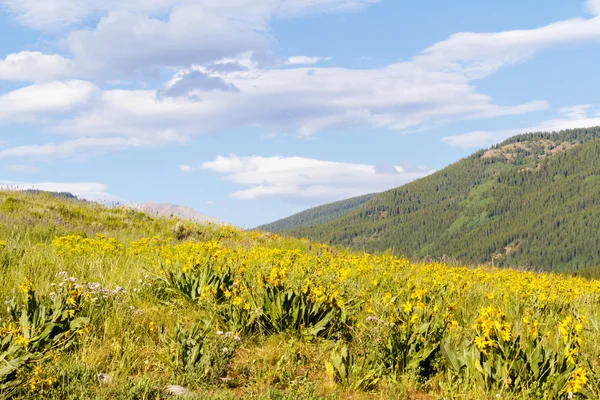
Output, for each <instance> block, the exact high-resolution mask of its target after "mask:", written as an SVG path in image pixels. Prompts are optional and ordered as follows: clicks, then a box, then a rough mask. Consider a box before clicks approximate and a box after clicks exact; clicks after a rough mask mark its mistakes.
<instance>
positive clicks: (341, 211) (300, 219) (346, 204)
mask: <svg viewBox="0 0 600 400" xmlns="http://www.w3.org/2000/svg"><path fill="white" fill-rule="evenodd" d="M374 196H375V193H373V194H365V195H363V196H358V197H353V198H351V199H347V200H342V201H336V202H334V203H329V204H325V205H322V206H317V207H313V208H310V209H308V210H305V211H302V212H299V213H297V214H294V215H291V216H289V217H286V218H282V219H280V220H277V221H275V222H272V223H270V224H265V225H261V226H259V227H258V228H257V229H261V230H264V231H268V232H282V231H286V230H290V229H295V228H300V227H305V226H311V225H318V224H322V223H325V222H327V221H331V220H332V219H335V218H338V217H341V216H342V215H345V214H347V213H349V212H351V211H353V210H356V209H357V208H358V207H360V206H362V205H363V204H365V203H366V202H367V201H369V200H371V199H372V198H373V197H374Z"/></svg>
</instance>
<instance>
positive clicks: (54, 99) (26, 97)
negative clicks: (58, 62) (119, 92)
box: [0, 81, 98, 122]
mask: <svg viewBox="0 0 600 400" xmlns="http://www.w3.org/2000/svg"><path fill="white" fill-rule="evenodd" d="M97 92H98V89H97V88H96V86H94V85H93V84H92V83H89V82H86V81H66V82H49V83H40V84H35V85H31V86H26V87H23V88H21V89H17V90H14V91H12V92H9V93H6V94H3V95H0V122H8V121H16V122H23V121H27V120H30V119H32V118H34V117H36V116H38V115H39V114H52V115H56V114H64V113H68V112H72V111H75V110H76V109H77V108H78V107H81V106H82V105H84V104H86V103H87V102H89V101H90V100H91V99H92V98H93V96H94V94H96V93H97Z"/></svg>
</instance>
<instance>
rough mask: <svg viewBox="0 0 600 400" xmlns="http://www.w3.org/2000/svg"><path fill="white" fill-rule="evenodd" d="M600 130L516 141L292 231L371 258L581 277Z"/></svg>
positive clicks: (595, 240)
mask: <svg viewBox="0 0 600 400" xmlns="http://www.w3.org/2000/svg"><path fill="white" fill-rule="evenodd" d="M598 138H600V128H590V129H576V130H569V131H563V132H559V133H552V134H544V133H533V134H526V135H520V136H516V137H514V138H511V139H509V140H507V141H505V142H504V143H501V144H499V145H497V146H494V147H493V148H491V149H489V150H487V151H486V150H482V151H479V152H477V153H475V154H473V155H472V156H470V157H468V158H466V159H463V160H461V161H459V162H457V163H455V164H453V165H451V166H449V167H447V168H445V169H443V170H441V171H438V172H437V173H435V174H432V175H430V176H428V177H425V178H422V179H419V180H417V181H415V182H412V183H409V184H407V185H404V186H402V187H399V188H397V189H393V190H390V191H387V192H384V193H382V194H379V195H377V196H375V197H374V198H373V199H371V200H370V201H369V202H367V203H365V204H364V205H363V206H362V207H361V208H360V209H358V210H355V211H353V212H350V213H348V214H346V215H344V216H342V217H340V218H337V219H335V220H332V221H329V222H327V223H324V224H321V225H319V226H312V227H304V228H296V229H292V230H290V231H289V232H291V233H293V234H295V235H297V236H305V237H309V238H311V239H314V240H318V241H322V242H326V243H330V244H341V245H345V246H350V247H353V248H355V249H361V250H362V249H364V250H367V251H384V250H386V249H392V250H393V251H394V252H395V253H397V254H405V255H407V256H409V257H411V258H412V257H418V258H425V257H426V256H434V257H442V256H443V255H446V256H449V257H452V258H456V259H459V260H461V261H463V262H465V263H470V264H477V263H484V262H492V260H493V262H494V263H496V265H504V266H511V265H519V266H532V267H535V268H540V269H547V270H565V269H572V270H577V269H580V268H585V267H587V266H590V265H598V264H600V251H599V250H598V249H599V248H600V201H599V200H598V199H600V157H598V154H599V151H600V140H599V139H598Z"/></svg>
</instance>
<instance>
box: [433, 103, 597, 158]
mask: <svg viewBox="0 0 600 400" xmlns="http://www.w3.org/2000/svg"><path fill="white" fill-rule="evenodd" d="M592 108H594V107H593V106H592V105H590V104H582V105H576V106H571V107H563V108H561V109H559V110H558V111H559V114H560V116H558V117H556V118H552V119H549V120H546V121H542V122H540V123H538V124H537V125H533V126H529V127H524V128H514V129H504V130H498V131H475V132H467V133H463V134H460V135H455V136H447V137H444V138H442V142H443V143H446V144H447V145H449V146H452V147H457V148H464V149H474V148H484V147H488V146H490V145H492V144H496V143H499V142H501V141H503V140H505V139H508V138H509V137H511V136H515V135H519V134H521V133H527V132H558V131H561V130H565V129H575V128H589V127H593V126H600V115H599V114H596V115H592V116H589V115H588V111H590V110H591V109H592Z"/></svg>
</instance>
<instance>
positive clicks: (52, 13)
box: [0, 0, 379, 30]
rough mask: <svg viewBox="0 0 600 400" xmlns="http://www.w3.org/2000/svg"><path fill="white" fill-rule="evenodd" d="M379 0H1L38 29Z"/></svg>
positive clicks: (260, 19) (295, 10)
mask: <svg viewBox="0 0 600 400" xmlns="http://www.w3.org/2000/svg"><path fill="white" fill-rule="evenodd" d="M377 1H379V0H276V1H272V0H221V1H214V0H128V1H126V2H125V1H121V0H106V1H98V0H0V5H3V6H4V7H5V8H7V9H8V10H10V11H12V12H13V14H15V15H16V17H17V19H18V20H19V21H20V22H21V23H22V24H25V25H28V26H31V27H34V28H37V29H42V30H44V29H50V30H55V29H56V28H65V27H69V26H71V25H76V24H80V23H81V22H83V21H84V20H89V19H93V18H94V17H97V16H101V15H105V14H107V13H109V12H123V11H128V12H135V13H146V14H154V15H156V14H164V13H166V12H168V11H169V10H171V9H173V8H175V7H178V6H186V5H198V6H202V7H204V8H205V9H207V10H208V11H210V12H215V13H221V14H229V15H231V17H232V18H233V19H237V20H242V21H243V20H247V21H251V22H253V23H254V24H261V23H262V24H264V23H265V22H266V20H267V19H268V18H277V17H293V16H297V15H299V14H304V13H307V12H339V11H353V10H357V9H360V8H362V7H364V6H366V5H368V4H372V3H376V2H377Z"/></svg>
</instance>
